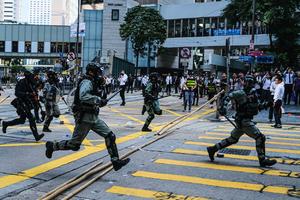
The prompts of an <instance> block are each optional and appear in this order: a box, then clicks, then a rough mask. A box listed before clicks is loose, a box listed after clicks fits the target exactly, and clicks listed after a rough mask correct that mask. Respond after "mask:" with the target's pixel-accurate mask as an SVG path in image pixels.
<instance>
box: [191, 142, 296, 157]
mask: <svg viewBox="0 0 300 200" xmlns="http://www.w3.org/2000/svg"><path fill="white" fill-rule="evenodd" d="M185 144H189V145H197V146H211V145H214V144H212V143H205V142H193V141H187V142H185ZM229 148H231V149H246V150H256V148H255V147H250V146H239V145H232V146H230V147H229ZM266 151H269V152H276V153H290V154H300V150H292V149H275V148H266Z"/></svg>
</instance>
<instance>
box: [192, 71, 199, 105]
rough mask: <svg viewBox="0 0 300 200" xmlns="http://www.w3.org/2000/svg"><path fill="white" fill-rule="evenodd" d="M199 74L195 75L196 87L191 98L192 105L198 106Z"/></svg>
mask: <svg viewBox="0 0 300 200" xmlns="http://www.w3.org/2000/svg"><path fill="white" fill-rule="evenodd" d="M199 79H200V78H199V76H197V77H196V87H195V89H194V99H193V106H195V105H196V106H198V105H199V84H200V80H199Z"/></svg>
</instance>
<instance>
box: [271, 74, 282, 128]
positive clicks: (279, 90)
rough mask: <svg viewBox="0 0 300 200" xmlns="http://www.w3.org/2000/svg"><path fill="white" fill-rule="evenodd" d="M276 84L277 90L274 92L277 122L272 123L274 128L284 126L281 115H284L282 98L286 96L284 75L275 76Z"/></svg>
mask: <svg viewBox="0 0 300 200" xmlns="http://www.w3.org/2000/svg"><path fill="white" fill-rule="evenodd" d="M275 84H276V88H275V92H274V118H275V124H274V125H272V127H274V128H282V125H281V115H282V111H281V110H282V109H281V107H282V100H283V97H284V94H285V93H284V92H285V91H284V90H285V87H284V83H283V82H282V77H281V76H277V77H276V78H275Z"/></svg>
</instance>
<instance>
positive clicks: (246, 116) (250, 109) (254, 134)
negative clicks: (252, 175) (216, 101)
mask: <svg viewBox="0 0 300 200" xmlns="http://www.w3.org/2000/svg"><path fill="white" fill-rule="evenodd" d="M231 100H233V101H234V102H235V104H236V115H235V124H236V127H235V128H234V129H233V130H232V132H231V135H230V137H228V138H226V139H224V140H222V141H221V142H219V143H217V144H216V145H215V146H212V147H208V148H207V150H208V153H209V156H210V159H211V160H212V161H213V160H214V154H215V152H217V151H218V150H221V149H224V148H226V147H229V146H231V145H233V144H236V143H238V141H239V139H240V137H241V136H243V135H244V134H246V135H248V136H249V137H251V138H253V139H254V140H255V142H256V152H257V156H258V160H259V162H260V164H261V166H271V165H273V164H275V163H276V162H275V161H271V160H269V159H266V155H265V142H266V137H265V135H264V134H262V133H261V132H260V130H259V129H258V128H257V127H256V126H255V123H254V122H253V121H252V119H253V117H254V116H255V115H257V114H258V112H259V110H261V109H262V108H265V107H266V106H267V105H264V104H259V102H258V96H257V93H256V90H255V89H251V90H250V92H246V91H245V90H238V91H234V92H232V93H230V94H229V95H228V96H227V97H225V100H224V102H223V105H221V109H220V114H221V115H224V116H225V115H226V110H227V106H228V104H229V102H230V101H231ZM269 162H271V163H272V164H270V163H269ZM274 162H275V163H274ZM268 163H269V164H268Z"/></svg>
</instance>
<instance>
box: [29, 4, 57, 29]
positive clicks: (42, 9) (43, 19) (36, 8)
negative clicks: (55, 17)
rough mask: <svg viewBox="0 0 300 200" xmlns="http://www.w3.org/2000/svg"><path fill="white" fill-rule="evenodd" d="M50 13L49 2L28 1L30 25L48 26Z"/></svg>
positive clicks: (50, 6)
mask: <svg viewBox="0 0 300 200" xmlns="http://www.w3.org/2000/svg"><path fill="white" fill-rule="evenodd" d="M51 13H52V5H51V0H30V16H29V23H30V24H43V25H50V24H51V18H52V15H51Z"/></svg>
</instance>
